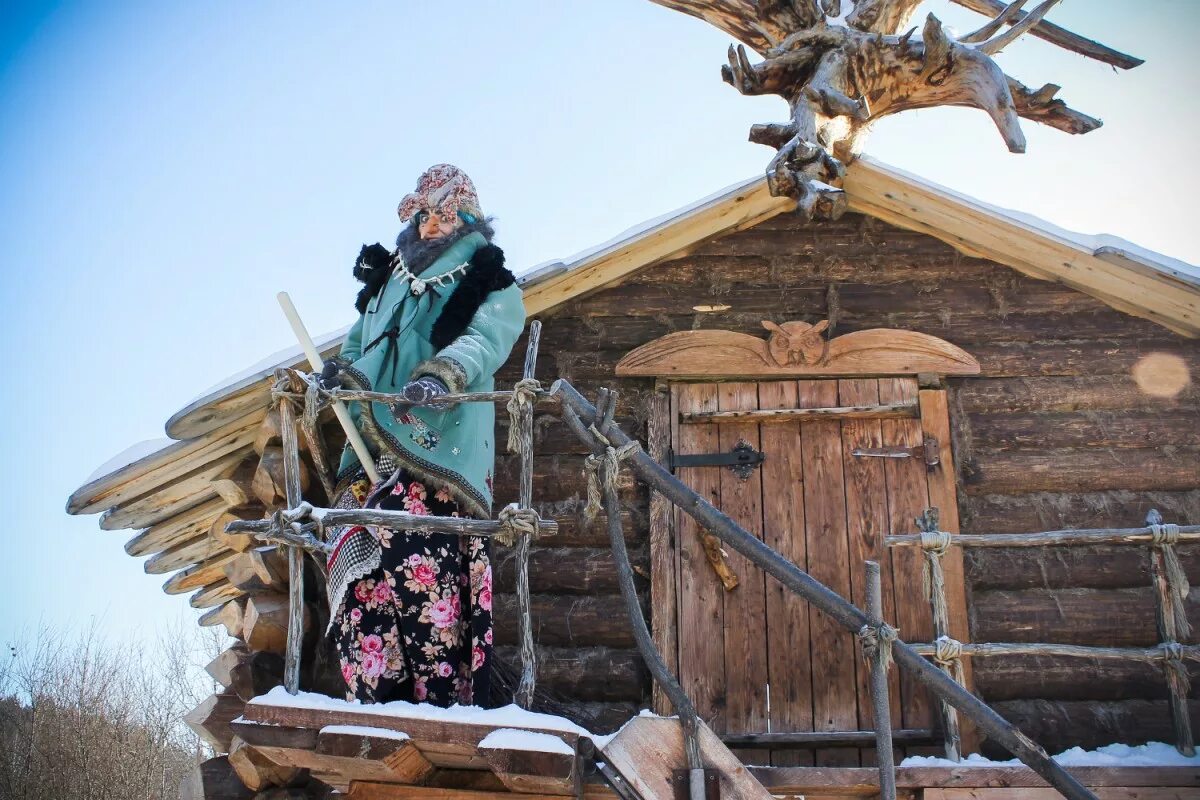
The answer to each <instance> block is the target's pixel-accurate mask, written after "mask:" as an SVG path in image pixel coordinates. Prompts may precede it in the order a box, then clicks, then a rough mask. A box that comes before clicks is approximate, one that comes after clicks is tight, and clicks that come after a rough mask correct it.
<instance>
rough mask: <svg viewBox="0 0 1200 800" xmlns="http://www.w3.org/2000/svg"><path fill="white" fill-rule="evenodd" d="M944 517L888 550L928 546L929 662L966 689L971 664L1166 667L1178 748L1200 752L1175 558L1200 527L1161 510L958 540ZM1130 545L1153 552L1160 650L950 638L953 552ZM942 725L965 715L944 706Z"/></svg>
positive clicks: (920, 648)
mask: <svg viewBox="0 0 1200 800" xmlns="http://www.w3.org/2000/svg"><path fill="white" fill-rule="evenodd" d="M937 523H938V510H937V509H936V508H930V509H926V510H925V512H924V513H923V514H922V515H921V516H920V517H918V518H917V527H918V529H919V530H920V531H921V533H919V534H906V535H902V536H888V537H887V538H886V539H885V543H886V544H887V546H888V547H920V548H921V550H922V552H923V554H924V556H925V563H924V575H923V579H924V585H925V589H926V593H927V596H928V598H929V606H930V609H931V610H932V613H933V629H934V635H935V636H936V637H937V638H936V641H934V642H931V643H927V644H914V645H913V648H914V649H915V650H916V651H917V652H919V653H921V655H924V656H929V657H931V658H932V659H933V660H934V662H935V663H937V665H938V666H939V667H940V668H941V669H943V670H944V671H945V672H946V673H947V674H948V675H950V676H952V677H954V678H955V679H956V680H957V681H958V682H960V683H961V682H962V669H961V665H962V659H963V658H964V657H971V656H980V657H998V656H1015V655H1050V656H1065V657H1069V658H1092V659H1103V660H1124V661H1141V662H1143V663H1161V665H1162V669H1163V676H1164V678H1165V680H1166V684H1167V692H1168V696H1169V698H1170V703H1169V705H1170V710H1171V723H1172V726H1173V728H1174V731H1175V748H1176V749H1177V750H1178V751H1179V752H1180V753H1182V754H1183V755H1185V756H1192V755H1195V753H1196V748H1195V743H1194V740H1193V738H1192V725H1191V719H1190V718H1189V716H1188V704H1187V696H1188V690H1189V688H1190V680H1189V673H1188V668H1187V664H1186V661H1187V660H1192V661H1197V662H1200V646H1197V645H1192V644H1184V643H1183V642H1184V640H1186V639H1187V638H1188V637H1189V636H1190V633H1191V625H1190V624H1189V623H1188V620H1187V614H1186V608H1185V602H1186V600H1187V596H1188V582H1187V576H1186V575H1185V574H1184V572H1183V568H1182V566H1181V565H1180V563H1179V559H1178V557H1177V556H1176V554H1175V546H1176V545H1178V544H1183V543H1189V542H1191V543H1194V542H1197V541H1200V525H1170V524H1163V520H1162V516H1161V515H1160V514H1159V513H1158V511H1156V510H1154V509H1151V510H1150V512H1149V513H1148V514H1147V515H1146V526H1145V527H1143V528H1096V529H1088V530H1083V529H1078V530H1061V531H1040V532H1037V533H989V534H983V535H980V534H974V535H972V534H961V533H955V534H950V533H946V532H945V531H939V530H938V528H937ZM1099 544H1104V545H1123V546H1134V547H1147V548H1149V557H1150V575H1151V583H1152V584H1153V588H1154V600H1155V618H1156V622H1157V627H1158V639H1159V644H1158V646H1157V647H1148V648H1134V647H1088V646H1080V645H1069V644H1052V643H1033V642H1028V643H1027V642H1020V643H1015V642H1014V643H1003V644H999V643H996V644H993V643H978V644H976V643H965V642H959V641H956V640H954V639H952V638H950V636H949V635H948V631H949V619H948V617H947V615H946V598H945V582H944V580H943V577H942V565H941V560H942V556H943V555H944V554H945V553H946V550H947V549H948V548H949V547H964V548H965V547H1081V546H1090V545H1099ZM940 705H941V717H942V726H943V728H944V729H945V730H946V731H957V730H958V713H957V711H955V709H954V708H953V707H952V706H950V705H948V704H946V703H944V702H943V703H941V704H940ZM946 756H947V757H948V758H951V759H954V760H955V761H957V760H958V758H959V752H958V744H957V741H956V739H955V738H954V737H951V736H950V735H947V737H946Z"/></svg>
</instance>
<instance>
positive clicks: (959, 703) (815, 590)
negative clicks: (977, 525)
mask: <svg viewBox="0 0 1200 800" xmlns="http://www.w3.org/2000/svg"><path fill="white" fill-rule="evenodd" d="M550 391H551V393H552V394H560V395H561V396H562V398H563V402H564V413H565V410H566V408H565V406H566V405H569V406H570V407H571V408H572V409H574V410H575V412H576V413H577V414H578V415H579V417H580V418H581V419H583V420H585V421H588V422H600V421H601V420H599V419H598V417H597V414H596V408H595V407H594V406H593V405H592V404H591V403H590V402H588V401H587V399H586V398H585V397H584V396H583V395H581V394H580V393H579V392H578V390H576V389H575V387H573V386H572V385H571V384H570V383H569V382H568V381H565V380H558V381H555V383H554V385H553V386H552V387H551V389H550ZM600 432H601V433H602V434H603V435H604V436H605V437H606V438H608V440H609V441H610V442H611V443H612V444H613V446H614V447H622V446H624V445H626V444H628V443H629V442H630V439H629V437H628V436H627V435H626V434H625V432H624V431H622V430H621V428H620V426H618V425H616V424H610V425H606V426H605V427H604V428H603V429H602V430H601V431H600ZM628 464H629V467H630V469H631V470H633V472H634V473H636V474H637V476H638V477H639V478H640V479H641V480H642V481H643V482H644V483H646V484H647V485H649V486H650V488H652V489H657V490H658V491H660V492H662V493H663V494H664V495H666V496H667V498H668V499H670V500H671V501H672V502H673V503H674V504H675V505H676V506H677V507H678V508H679V509H680V510H681V511H682V512H684V513H685V514H689V515H690V516H692V517H693V518H695V519H696V521H697V522H699V523H700V524H701V525H703V526H704V527H705V528H707V529H708V530H710V531H712V532H713V533H714V534H716V536H717V537H718V538H719V539H721V541H723V542H724V543H725V544H727V545H729V546H730V547H732V548H733V549H734V550H736V551H738V552H739V553H741V554H742V555H744V556H745V557H746V558H747V559H749V561H750V562H751V563H752V564H754V565H755V566H757V567H758V568H759V569H761V570H763V571H764V572H766V573H767V574H768V575H770V576H771V577H773V578H775V579H776V580H777V581H779V583H780V584H782V585H783V586H784V587H786V588H787V589H789V590H791V591H793V592H795V593H797V594H798V595H800V596H801V597H803V598H804V599H805V600H807V601H808V602H809V603H811V604H812V605H813V606H814V607H816V608H817V609H819V610H820V611H822V612H824V613H825V614H827V615H828V616H829V617H830V618H831V619H832V620H834V621H835V622H837V624H839V625H841V626H842V627H843V628H845V629H846V630H848V631H851V632H858V631H859V630H860V629H861V628H862V626H863V625H866V624H867V623H868V621H869V620H868V619H867V615H866V614H864V613H863V612H862V610H861V609H858V608H856V607H855V606H853V605H851V604H850V603H848V602H847V601H846V600H845V599H844V598H842V597H841V596H839V595H838V594H837V593H836V592H834V591H832V590H831V589H830V588H829V587H827V586H825V585H824V584H822V583H821V582H820V581H818V580H816V579H814V578H813V577H812V576H811V575H809V574H808V573H807V572H805V571H804V570H802V569H800V568H799V567H797V566H796V565H795V564H793V563H792V562H791V561H788V560H787V559H785V558H784V557H783V556H781V555H780V554H779V553H777V552H775V551H774V550H772V549H771V548H770V547H769V546H768V545H766V544H764V543H763V542H762V541H761V540H760V539H758V538H757V537H755V536H754V535H753V534H751V533H749V532H747V531H746V530H745V529H744V528H742V527H741V526H740V525H738V524H737V523H736V522H734V521H733V520H732V519H730V518H729V516H728V515H726V514H725V513H723V512H722V511H720V510H719V509H717V508H716V507H714V506H713V505H712V504H711V503H709V502H708V501H706V500H705V499H704V498H702V497H701V496H700V495H698V494H696V492H694V491H692V490H691V489H689V488H688V487H687V486H685V485H684V484H683V483H682V482H680V481H679V479H678V478H676V477H675V476H674V475H672V474H671V473H670V472H668V471H667V470H666V469H664V468H663V467H662V466H661V465H660V464H658V463H657V462H655V461H654V460H653V459H651V458H650V457H649V456H647V455H646V454H645V453H640V452H639V453H634V454H632V455H631V456H630V457H629V459H628ZM955 538H957V537H955ZM892 652H893V655H894V657H895V659H896V661H897V662H898V663H899V664H900V665H901V666H902V667H904V668H905V669H907V670H909V672H910V673H911V674H912V676H913V678H914V679H915V680H917V681H918V682H920V683H921V684H923V685H925V686H927V687H929V688H930V690H932V691H933V692H934V693H935V694H936V695H938V696H939V697H944V698H946V699H947V700H949V701H950V703H951V704H953V705H954V707H955V708H957V709H958V710H959V711H962V712H963V713H964V714H967V715H968V716H969V717H971V719H972V720H974V721H975V722H976V723H978V724H979V727H980V730H981V731H983V733H984V734H986V735H987V736H989V737H990V738H991V739H992V740H993V741H995V742H997V743H998V744H999V745H1000V746H1002V747H1004V748H1005V749H1006V750H1008V751H1009V752H1010V753H1012V754H1013V755H1014V756H1016V757H1017V758H1019V759H1020V760H1021V761H1022V762H1023V763H1024V764H1025V765H1027V766H1028V767H1029V768H1030V769H1032V770H1033V771H1034V772H1036V773H1037V774H1038V775H1041V776H1042V777H1043V778H1045V779H1046V782H1047V783H1049V784H1050V785H1051V786H1053V787H1054V788H1055V789H1057V790H1058V791H1059V792H1061V793H1062V794H1063V795H1064V796H1065V797H1067V798H1068V800H1097V798H1096V795H1095V794H1093V793H1092V792H1091V791H1089V790H1088V789H1087V787H1085V786H1084V785H1083V784H1082V783H1080V782H1079V781H1078V780H1077V779H1076V778H1074V777H1072V775H1071V774H1070V773H1068V772H1067V771H1066V770H1065V769H1063V767H1062V766H1061V765H1060V764H1058V763H1057V762H1055V761H1054V760H1053V759H1051V758H1050V756H1049V755H1047V754H1046V751H1045V750H1043V749H1042V748H1041V747H1039V746H1038V745H1037V743H1036V742H1034V741H1033V740H1031V739H1030V738H1029V737H1027V736H1025V735H1024V734H1022V733H1021V732H1020V731H1019V730H1018V729H1017V728H1016V727H1015V726H1014V725H1013V724H1012V723H1010V722H1009V721H1008V720H1006V719H1004V718H1003V717H1001V716H1000V715H999V714H997V713H996V712H995V711H994V710H992V708H991V707H989V706H988V705H986V704H985V703H984V702H983V701H981V700H980V699H979V698H977V697H975V696H974V695H973V694H971V693H970V692H968V691H967V690H966V689H964V688H963V687H962V686H959V685H958V684H957V683H955V682H954V680H953V679H951V678H950V676H948V675H946V674H945V673H944V672H942V671H941V670H940V669H938V668H937V667H935V666H934V665H932V664H930V663H929V662H928V661H926V660H925V659H924V657H922V656H921V655H919V654H918V653H917V652H916V651H915V650H913V648H912V647H910V646H909V645H907V644H905V643H904V642H902V641H899V640H897V641H896V642H895V643H894V645H893V647H892Z"/></svg>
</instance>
